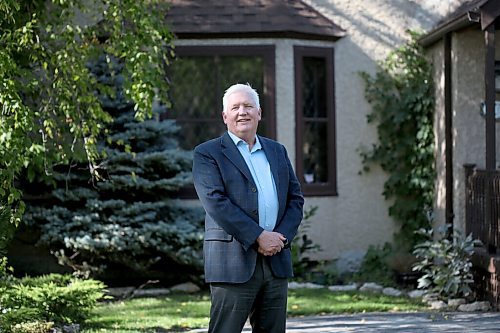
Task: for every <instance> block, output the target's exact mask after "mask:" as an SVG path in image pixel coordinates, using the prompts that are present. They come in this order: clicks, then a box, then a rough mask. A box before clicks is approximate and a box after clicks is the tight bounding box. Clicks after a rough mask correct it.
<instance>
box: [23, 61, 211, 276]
mask: <svg viewBox="0 0 500 333" xmlns="http://www.w3.org/2000/svg"><path fill="white" fill-rule="evenodd" d="M121 66H122V65H121V64H120V63H118V62H117V61H114V60H113V59H112V58H110V57H108V56H105V55H103V56H101V57H100V58H99V60H98V61H96V62H95V63H94V64H92V65H91V66H90V67H91V70H92V73H93V74H94V75H95V76H96V78H97V80H98V81H99V82H101V83H104V84H105V85H106V86H107V87H109V91H106V92H101V93H98V94H99V97H100V100H101V104H102V107H103V109H104V110H105V111H107V112H108V113H109V114H110V115H112V116H113V118H114V121H113V122H112V124H111V125H109V126H108V127H107V130H106V131H105V133H106V136H105V137H103V138H102V139H101V140H100V143H99V149H100V151H101V153H103V156H105V159H104V160H103V161H102V162H101V164H100V165H99V168H102V170H101V172H100V173H101V174H104V175H105V179H103V180H101V181H95V182H93V181H91V180H89V172H88V170H85V168H83V167H81V165H78V164H77V165H73V166H71V167H70V168H69V169H68V168H66V172H65V173H58V174H57V175H56V179H57V184H58V186H57V188H56V189H55V190H53V191H52V195H51V197H52V200H51V201H47V200H45V201H44V204H43V205H34V204H28V206H27V207H28V209H27V213H26V214H25V217H24V221H25V222H26V223H28V224H32V225H33V224H34V225H37V226H39V227H40V229H41V238H40V243H41V244H43V245H47V246H49V248H51V249H52V250H54V253H56V255H57V256H58V257H59V261H60V262H63V263H64V264H66V265H69V266H71V267H72V268H73V269H75V270H76V271H80V272H85V273H86V274H87V275H88V274H89V273H93V275H94V276H102V275H101V274H102V273H103V272H106V268H109V266H110V265H112V266H113V267H115V266H116V264H118V265H119V267H128V268H132V269H133V270H135V271H136V272H142V273H144V272H147V271H148V270H150V269H152V268H155V267H156V269H158V268H159V269H160V270H162V271H164V272H165V271H167V272H168V271H170V272H180V271H179V268H182V267H183V268H184V270H183V271H186V268H187V269H188V270H190V271H191V272H196V273H199V272H200V268H201V260H202V256H201V245H202V243H203V242H202V237H203V227H202V225H203V223H202V221H203V211H202V210H201V209H198V208H193V207H189V206H187V205H186V204H184V203H183V202H182V201H181V200H176V199H172V198H173V197H175V194H176V193H178V191H179V189H180V188H182V187H183V186H185V185H188V184H190V183H191V181H192V180H191V160H192V152H190V151H185V150H182V149H180V148H179V145H178V141H177V140H176V134H177V132H178V130H179V128H178V127H177V126H176V124H175V122H174V121H173V120H166V119H163V120H162V116H163V115H164V114H165V112H166V107H165V106H163V105H160V104H158V103H154V105H153V118H152V119H149V120H145V121H138V120H136V119H135V118H134V114H135V113H136V111H135V110H134V104H132V103H130V102H129V101H128V100H127V99H126V98H125V95H124V93H123V87H122V84H123V81H124V78H123V76H122V75H121V74H120V73H121ZM102 171H104V172H102ZM174 267H175V268H174Z"/></svg>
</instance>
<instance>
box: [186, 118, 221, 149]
mask: <svg viewBox="0 0 500 333" xmlns="http://www.w3.org/2000/svg"><path fill="white" fill-rule="evenodd" d="M177 124H178V125H179V126H180V127H181V128H182V130H181V131H180V132H179V134H178V138H179V144H180V146H181V147H182V148H183V149H193V148H194V147H195V146H196V145H198V144H200V143H202V142H204V141H206V140H208V139H211V138H215V137H218V136H220V135H222V133H224V131H226V125H225V124H224V122H223V121H222V117H219V118H217V119H216V120H213V119H210V120H208V119H207V120H205V121H199V122H182V121H178V122H177ZM186 128H188V130H185V129H186Z"/></svg>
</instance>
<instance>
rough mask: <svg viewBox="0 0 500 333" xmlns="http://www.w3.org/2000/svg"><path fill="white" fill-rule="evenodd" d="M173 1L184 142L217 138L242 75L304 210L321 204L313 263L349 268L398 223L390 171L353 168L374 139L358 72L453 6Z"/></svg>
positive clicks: (176, 107)
mask: <svg viewBox="0 0 500 333" xmlns="http://www.w3.org/2000/svg"><path fill="white" fill-rule="evenodd" d="M170 3H171V8H170V10H169V12H168V14H167V22H168V23H169V25H170V26H171V28H172V31H173V32H174V33H175V34H176V36H177V40H176V41H175V45H176V48H175V52H176V54H177V57H178V60H177V61H176V62H175V64H174V66H172V67H173V69H172V76H171V80H172V100H173V106H172V110H171V112H170V116H171V117H172V118H175V119H177V121H178V122H179V124H180V125H181V126H182V127H183V128H184V131H183V137H182V138H181V142H183V145H184V147H185V148H193V147H194V145H196V144H197V143H199V142H202V141H204V140H206V139H209V138H212V137H215V136H218V135H220V134H221V133H222V132H223V131H224V124H223V123H222V120H221V116H220V112H221V110H222V105H221V99H222V95H223V93H224V89H225V88H227V87H228V86H229V85H231V84H233V83H236V82H240V83H245V82H249V83H251V84H252V85H253V86H254V87H255V88H256V89H257V90H258V91H259V92H260V94H261V97H262V101H263V103H262V109H263V120H262V123H261V125H260V134H263V135H267V136H269V137H271V138H275V139H277V140H278V141H280V142H281V143H283V144H284V145H285V147H286V148H287V150H288V154H289V157H290V159H291V161H292V163H293V164H294V166H295V170H296V173H297V175H298V177H299V180H300V182H301V184H302V189H303V192H304V194H305V198H306V209H307V208H308V207H312V206H317V207H318V210H317V213H316V214H315V215H314V216H313V217H312V218H311V221H310V223H311V224H310V228H309V229H308V234H309V236H310V237H311V238H312V240H313V241H314V242H315V243H316V244H318V245H320V247H321V249H322V251H321V252H319V253H316V254H315V258H316V259H320V260H336V261H337V266H338V269H339V270H341V271H344V270H351V269H355V268H356V267H357V265H359V263H360V260H361V258H362V257H363V255H364V253H365V251H366V249H367V248H368V246H369V245H380V244H383V243H385V242H390V241H392V237H393V233H394V232H395V231H396V230H397V228H398V226H397V225H396V224H395V222H394V221H393V220H392V219H391V218H390V217H389V216H388V206H389V203H387V202H386V201H385V199H384V197H383V195H382V191H383V184H384V181H385V175H384V174H383V173H382V171H381V170H377V169H374V170H372V171H371V172H370V173H369V174H361V175H360V174H359V171H360V170H361V169H362V165H361V158H360V156H359V153H358V152H357V149H358V148H360V147H363V146H371V144H372V143H373V142H375V141H376V132H375V128H374V127H373V126H369V125H368V124H367V122H366V116H367V114H369V113H370V111H371V107H370V105H369V104H368V103H367V102H366V100H365V98H364V84H363V81H362V79H361V78H360V76H359V72H360V71H364V72H368V73H370V74H374V73H375V72H376V70H377V62H378V61H381V60H383V59H384V58H385V57H386V56H387V54H388V53H389V52H390V51H391V50H393V49H394V48H395V47H397V46H399V45H401V44H403V43H404V41H405V40H406V39H407V38H408V35H407V33H406V32H405V31H406V29H414V30H429V29H431V28H432V27H433V26H434V25H435V24H436V23H437V22H438V21H439V20H440V19H441V18H442V17H444V16H445V14H447V13H448V12H450V11H451V10H452V9H454V8H455V7H456V6H457V5H459V3H460V1H446V2H443V1H439V0H436V1H431V0H426V1H423V0H422V1H397V2H395V1H389V0H380V1H376V2H371V1H362V0H307V1H306V0H304V1H301V0H228V1H224V2H221V1H216V0H199V1H195V0H171V1H170ZM186 196H187V197H191V198H194V196H193V193H192V191H191V193H189V191H187V193H186ZM193 200H194V199H193Z"/></svg>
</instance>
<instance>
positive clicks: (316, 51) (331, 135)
mask: <svg viewBox="0 0 500 333" xmlns="http://www.w3.org/2000/svg"><path fill="white" fill-rule="evenodd" d="M304 57H318V58H324V59H326V71H327V75H326V77H327V82H326V85H327V91H328V93H327V94H326V96H327V101H326V105H327V119H326V121H327V122H328V127H327V135H328V137H327V146H328V147H329V152H328V159H327V166H328V180H329V181H328V182H327V183H320V184H308V183H306V182H305V181H304V165H303V163H302V162H303V160H304V157H303V151H302V141H303V131H304V121H305V120H313V119H314V118H306V117H304V115H303V110H302V59H303V58H304ZM294 64H295V119H296V126H295V132H296V133H295V134H296V136H295V139H296V144H295V156H296V163H295V167H296V172H297V177H298V178H299V181H300V183H301V185H302V191H303V193H304V195H306V196H336V195H338V193H337V159H336V156H337V148H336V147H337V146H336V124H335V85H334V84H335V82H334V78H335V76H334V68H333V64H334V52H333V48H326V47H307V46H294ZM328 78H329V79H328Z"/></svg>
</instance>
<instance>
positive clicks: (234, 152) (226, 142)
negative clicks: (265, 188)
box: [221, 132, 255, 185]
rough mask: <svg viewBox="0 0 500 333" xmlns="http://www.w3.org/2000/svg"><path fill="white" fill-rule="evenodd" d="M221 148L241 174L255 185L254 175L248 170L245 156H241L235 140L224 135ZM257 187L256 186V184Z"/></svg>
mask: <svg viewBox="0 0 500 333" xmlns="http://www.w3.org/2000/svg"><path fill="white" fill-rule="evenodd" d="M221 147H222V153H223V154H224V155H226V157H227V158H228V159H229V161H231V163H233V164H234V166H235V167H236V168H237V169H239V170H240V172H241V173H242V174H243V175H244V176H245V177H246V178H247V179H248V180H249V181H250V182H251V183H252V184H254V181H253V177H252V174H251V173H250V170H249V169H248V166H247V164H246V162H245V160H244V159H243V156H241V154H240V152H239V150H238V148H237V147H236V145H235V144H234V142H233V140H231V137H230V136H229V134H227V132H226V133H224V135H222V137H221ZM254 185H255V184H254Z"/></svg>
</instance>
